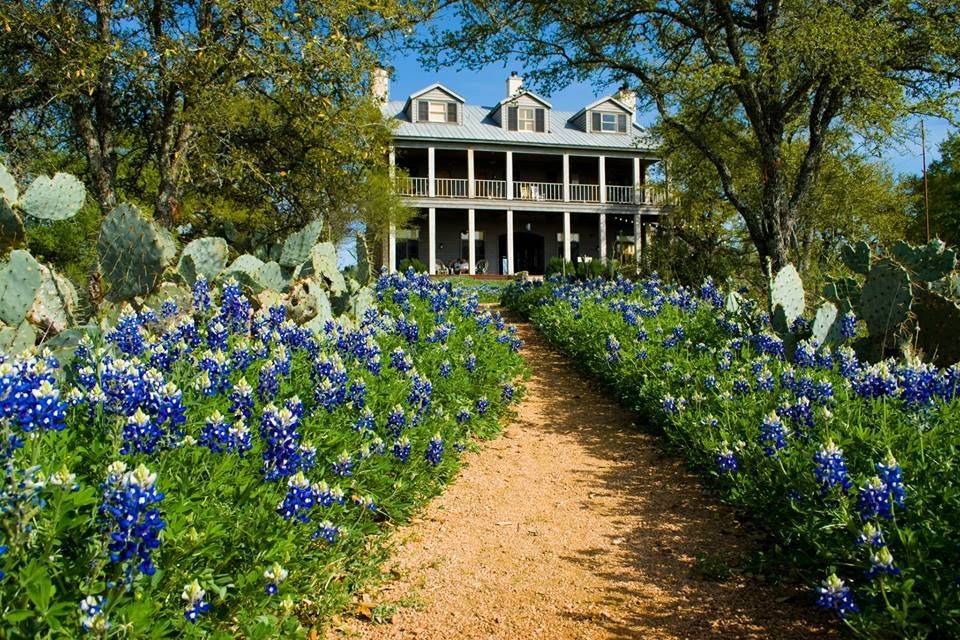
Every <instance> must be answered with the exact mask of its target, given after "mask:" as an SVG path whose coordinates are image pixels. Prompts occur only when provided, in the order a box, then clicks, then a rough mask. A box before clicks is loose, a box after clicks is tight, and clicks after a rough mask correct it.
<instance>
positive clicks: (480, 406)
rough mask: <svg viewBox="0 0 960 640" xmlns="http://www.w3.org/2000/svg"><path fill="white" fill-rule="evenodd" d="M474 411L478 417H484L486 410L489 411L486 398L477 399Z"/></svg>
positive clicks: (488, 402) (488, 403)
mask: <svg viewBox="0 0 960 640" xmlns="http://www.w3.org/2000/svg"><path fill="white" fill-rule="evenodd" d="M476 409H477V413H478V414H479V415H481V416H482V415H485V414H486V413H487V410H488V409H490V401H489V400H487V397H486V396H481V397H479V398H477V402H476Z"/></svg>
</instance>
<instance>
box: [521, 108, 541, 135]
mask: <svg viewBox="0 0 960 640" xmlns="http://www.w3.org/2000/svg"><path fill="white" fill-rule="evenodd" d="M536 111H537V110H536V109H534V108H533V107H520V108H519V109H517V130H518V131H536V130H537V120H536V117H537V116H536Z"/></svg>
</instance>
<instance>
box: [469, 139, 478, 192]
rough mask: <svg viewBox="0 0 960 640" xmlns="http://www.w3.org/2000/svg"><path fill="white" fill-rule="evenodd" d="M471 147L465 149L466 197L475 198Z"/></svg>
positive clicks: (475, 188) (475, 187)
mask: <svg viewBox="0 0 960 640" xmlns="http://www.w3.org/2000/svg"><path fill="white" fill-rule="evenodd" d="M473 180H474V178H473V147H467V197H468V198H475V197H477V186H476V185H475V184H474V182H473Z"/></svg>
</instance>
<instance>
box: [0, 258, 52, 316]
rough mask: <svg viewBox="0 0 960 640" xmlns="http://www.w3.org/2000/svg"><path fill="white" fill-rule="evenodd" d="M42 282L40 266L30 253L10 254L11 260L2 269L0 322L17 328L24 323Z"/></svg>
mask: <svg viewBox="0 0 960 640" xmlns="http://www.w3.org/2000/svg"><path fill="white" fill-rule="evenodd" d="M41 281H42V276H41V274H40V265H39V264H38V263H37V261H36V260H34V259H33V256H32V255H30V253H29V252H27V251H23V250H21V249H17V250H15V251H11V252H10V259H9V260H7V263H6V264H5V265H4V267H3V268H2V269H0V320H2V321H3V322H4V324H8V325H10V326H12V327H15V326H17V325H19V324H20V323H21V322H23V319H24V318H25V317H26V316H27V311H29V310H30V307H31V306H33V300H34V298H35V297H36V295H37V289H39V288H40V283H41Z"/></svg>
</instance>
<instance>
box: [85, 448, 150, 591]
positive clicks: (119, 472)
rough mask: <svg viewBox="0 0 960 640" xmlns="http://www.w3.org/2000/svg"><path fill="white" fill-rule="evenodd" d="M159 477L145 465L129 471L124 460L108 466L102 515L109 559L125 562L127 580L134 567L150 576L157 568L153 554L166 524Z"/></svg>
mask: <svg viewBox="0 0 960 640" xmlns="http://www.w3.org/2000/svg"><path fill="white" fill-rule="evenodd" d="M156 480H157V476H156V474H154V473H151V472H150V470H149V469H147V467H146V466H144V465H143V464H141V465H140V466H138V467H137V468H136V469H135V470H133V471H127V466H126V465H125V464H124V463H123V462H114V463H112V464H111V465H110V466H109V467H107V482H106V483H105V484H104V493H103V503H102V504H101V506H100V514H101V516H103V517H104V518H105V519H106V521H107V526H108V529H109V533H110V543H109V545H108V549H109V552H110V561H111V562H113V563H115V564H124V565H126V577H127V581H128V582H130V581H132V579H133V575H134V569H136V570H138V571H140V572H141V573H144V574H146V575H148V576H152V575H153V574H154V572H155V571H156V568H155V566H154V564H153V558H152V555H151V554H152V552H153V550H154V549H156V548H158V547H159V546H160V538H159V535H160V531H161V530H162V529H163V527H164V526H165V524H164V522H163V519H162V518H161V516H160V510H159V509H158V508H157V505H159V504H160V502H161V501H162V500H163V494H162V493H160V492H159V491H157V488H156ZM134 562H136V563H137V564H136V567H134Z"/></svg>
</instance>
